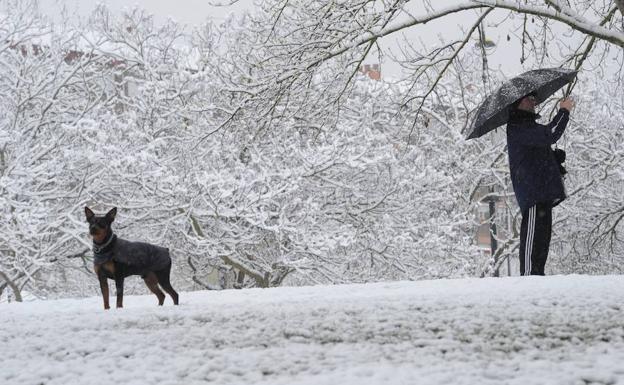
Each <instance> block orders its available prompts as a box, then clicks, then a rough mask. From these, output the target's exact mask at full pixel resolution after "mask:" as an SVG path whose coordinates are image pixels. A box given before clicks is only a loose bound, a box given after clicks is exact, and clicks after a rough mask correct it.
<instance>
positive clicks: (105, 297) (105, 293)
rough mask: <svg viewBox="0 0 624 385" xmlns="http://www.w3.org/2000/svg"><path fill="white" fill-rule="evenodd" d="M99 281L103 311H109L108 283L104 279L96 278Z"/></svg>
mask: <svg viewBox="0 0 624 385" xmlns="http://www.w3.org/2000/svg"><path fill="white" fill-rule="evenodd" d="M98 279H99V281H100V290H101V291H102V299H103V300H104V310H106V309H110V305H109V304H108V281H107V280H106V277H98Z"/></svg>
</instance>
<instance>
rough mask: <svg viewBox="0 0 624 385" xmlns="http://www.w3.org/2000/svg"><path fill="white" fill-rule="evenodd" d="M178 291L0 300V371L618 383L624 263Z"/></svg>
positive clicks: (146, 379) (63, 375)
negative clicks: (525, 274)
mask: <svg viewBox="0 0 624 385" xmlns="http://www.w3.org/2000/svg"><path fill="white" fill-rule="evenodd" d="M180 298H181V305H180V306H178V307H174V306H172V305H171V302H170V301H171V299H170V298H168V297H167V302H166V303H165V306H164V307H160V308H159V307H157V306H156V305H155V303H156V298H155V297H154V296H130V297H126V301H125V306H126V307H125V308H124V309H120V310H115V309H111V310H110V311H106V312H105V311H104V310H102V305H101V299H100V298H97V297H94V298H88V299H83V300H59V301H43V302H31V303H24V304H15V303H11V304H2V305H0V384H3V385H11V384H33V385H35V384H46V385H52V384H59V385H60V384H203V383H214V384H289V385H291V384H310V385H312V384H314V385H319V384H332V385H334V384H340V385H345V384H383V385H387V384H522V385H527V384H581V385H583V384H624V277H622V276H602V277H589V276H554V277H529V278H519V277H515V278H502V279H495V278H492V279H466V280H437V281H421V282H395V283H380V284H369V285H345V286H319V287H303V288H278V289H266V290H261V289H258V290H241V291H233V290H230V291H222V292H194V293H181V297H180ZM113 302H114V300H113Z"/></svg>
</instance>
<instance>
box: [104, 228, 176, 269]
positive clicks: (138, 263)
mask: <svg viewBox="0 0 624 385" xmlns="http://www.w3.org/2000/svg"><path fill="white" fill-rule="evenodd" d="M93 255H94V257H95V258H94V261H93V262H94V264H96V265H101V264H103V263H105V262H108V261H110V260H113V261H115V262H119V263H123V264H125V265H128V266H130V267H132V268H133V270H135V271H138V272H140V274H141V275H142V276H144V275H145V274H146V273H147V272H149V271H159V270H162V269H164V268H166V267H167V266H168V265H169V264H170V263H171V257H170V256H169V249H167V248H165V247H160V246H156V245H152V244H149V243H144V242H130V241H127V240H125V239H121V238H117V236H116V235H115V234H113V236H112V239H111V240H110V242H107V243H106V244H105V245H101V246H98V245H96V244H94V245H93Z"/></svg>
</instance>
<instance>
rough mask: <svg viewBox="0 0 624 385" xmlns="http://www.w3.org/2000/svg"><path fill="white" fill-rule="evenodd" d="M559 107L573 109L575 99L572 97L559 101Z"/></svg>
mask: <svg viewBox="0 0 624 385" xmlns="http://www.w3.org/2000/svg"><path fill="white" fill-rule="evenodd" d="M559 108H565V109H566V110H568V111H572V108H574V100H572V99H571V98H565V99H563V100H562V101H561V103H559Z"/></svg>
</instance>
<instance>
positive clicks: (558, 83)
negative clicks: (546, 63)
mask: <svg viewBox="0 0 624 385" xmlns="http://www.w3.org/2000/svg"><path fill="white" fill-rule="evenodd" d="M576 73H577V71H574V70H568V69H564V68H543V69H538V70H532V71H527V72H525V73H523V74H522V75H519V76H516V77H515V78H513V79H511V80H509V81H507V82H505V83H503V85H501V86H500V87H499V88H498V89H497V90H496V91H494V93H492V94H491V95H489V96H488V97H487V98H485V100H484V101H483V103H482V104H481V106H479V108H478V109H477V113H476V115H475V117H474V119H473V121H472V124H471V125H470V129H469V131H468V132H469V134H468V137H467V139H472V138H478V137H480V136H482V135H484V134H486V133H488V132H490V131H492V130H493V129H495V128H497V127H500V126H502V125H503V124H505V123H507V119H508V117H509V108H510V107H511V105H512V104H513V103H514V102H516V101H517V100H519V99H520V98H522V97H523V96H526V95H528V94H530V93H531V92H534V93H535V97H536V99H537V102H538V103H541V102H543V101H544V100H546V99H548V98H549V97H550V96H551V95H552V94H554V93H555V92H557V90H559V89H560V88H561V87H563V86H565V85H566V84H568V83H570V82H571V81H572V80H573V79H574V77H575V76H576Z"/></svg>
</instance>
